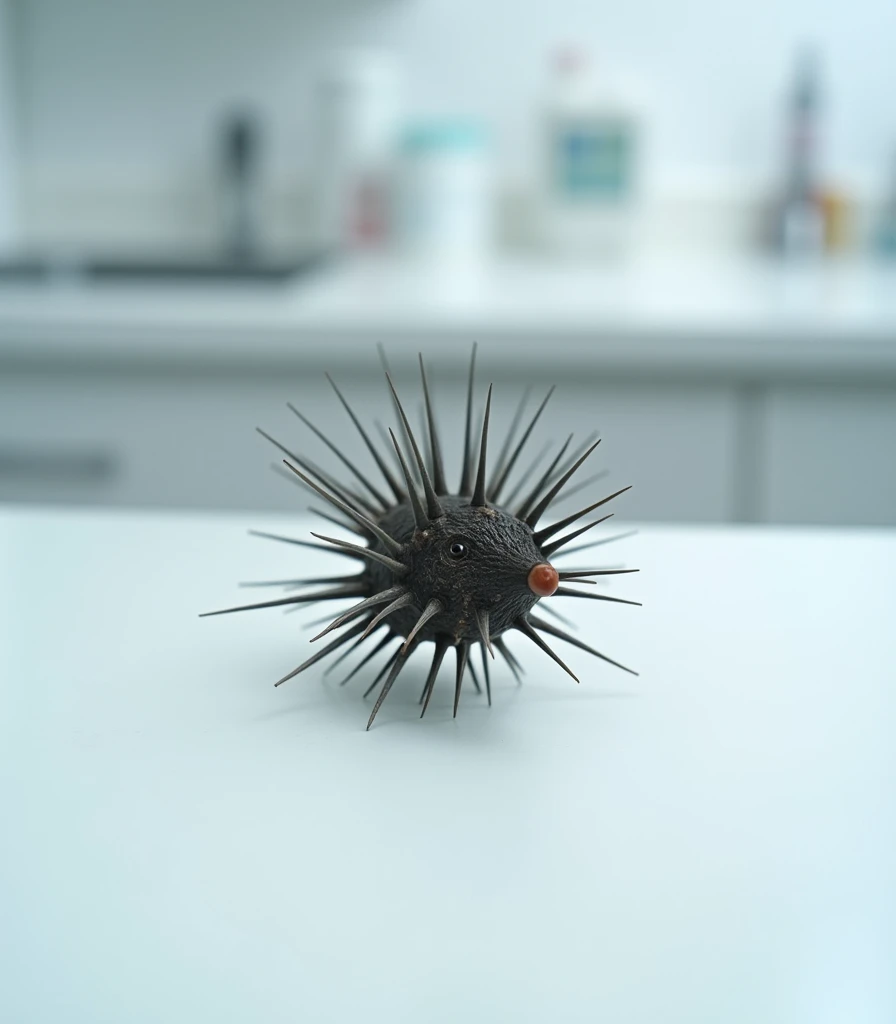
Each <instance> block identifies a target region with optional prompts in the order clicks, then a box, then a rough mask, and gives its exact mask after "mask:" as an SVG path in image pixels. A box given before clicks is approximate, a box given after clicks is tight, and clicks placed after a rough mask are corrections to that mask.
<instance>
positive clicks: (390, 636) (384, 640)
mask: <svg viewBox="0 0 896 1024" xmlns="http://www.w3.org/2000/svg"><path fill="white" fill-rule="evenodd" d="M366 639H367V637H366V636H362V637H361V640H366ZM394 639H395V634H394V633H386V635H385V636H383V637H380V642H379V643H378V644H377V645H376V647H374V648H373V650H372V651H370V652H368V653H367V654H365V655H364V657H363V658H362V659H361V660H360V661H359V662H358V664H357V665H355V667H354V668H353V669H352V670H351V672H349V674H348V675H347V676H346V677H345V679H343V680H342V681H341V682H340V684H339V685H340V686H345V684H346V683H347V682H348V681H349V680H350V679H352V678H353V677H354V675H355V673H356V672H359V671H360V670H361V669H362V668H363V667H364V666H365V665H366V664H367V662H368V661H370V660H371V658H375V657H376V656H377V655H378V654H379V653H380V651H381V650H382V649H383V648H384V647H387V646H388V645H389V644H390V643H391V642H392V641H393V640H394ZM386 664H388V661H387V662H386Z"/></svg>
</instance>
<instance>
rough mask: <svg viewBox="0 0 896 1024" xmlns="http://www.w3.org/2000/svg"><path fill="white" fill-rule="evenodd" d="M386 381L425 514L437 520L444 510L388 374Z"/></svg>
mask: <svg viewBox="0 0 896 1024" xmlns="http://www.w3.org/2000/svg"><path fill="white" fill-rule="evenodd" d="M386 380H387V381H388V382H389V387H390V388H391V389H392V394H393V396H394V398H395V405H396V407H397V409H398V415H399V416H400V417H401V422H402V423H403V424H404V429H405V432H406V433H407V436H408V441H409V442H410V445H411V451H412V452H413V453H414V459H415V461H416V463H417V468H418V469H419V470H420V479H421V480H422V481H423V495H424V497H425V498H426V512H427V514H428V516H429V518H430V519H439V518H440V517H441V516H443V515H444V514H445V510H444V509H443V508H442V506H441V505H440V504H439V498H438V495H437V494H436V492H435V489H434V488H433V485H432V480H431V479H430V477H429V473H428V472H427V469H426V463H425V462H424V461H423V456H422V455H421V454H420V449H419V448H418V447H417V439H416V438H415V437H414V432H413V431H412V430H411V425H410V423H408V418H407V416H406V415H405V411H404V408H403V407H402V404H401V401H400V400H399V397H398V392H397V391H396V390H395V385H394V384H393V383H392V378H391V377H390V376H389V374H388V373H387V374H386Z"/></svg>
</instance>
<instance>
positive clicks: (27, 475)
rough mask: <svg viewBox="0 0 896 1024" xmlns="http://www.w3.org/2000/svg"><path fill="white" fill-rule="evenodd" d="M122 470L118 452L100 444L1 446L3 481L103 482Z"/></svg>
mask: <svg viewBox="0 0 896 1024" xmlns="http://www.w3.org/2000/svg"><path fill="white" fill-rule="evenodd" d="M120 472H121V462H120V459H119V456H118V455H117V453H115V452H111V451H105V450H103V449H100V448H97V449H90V448H87V449H80V450H74V451H72V450H68V451H66V449H65V446H64V445H60V446H59V447H58V448H55V447H54V448H27V447H21V448H11V447H0V481H10V480H14V481H16V482H19V483H26V482H27V483H54V484H75V485H82V486H83V485H90V486H101V485H103V484H108V483H111V482H112V481H113V480H114V479H115V478H116V477H117V476H119V475H120Z"/></svg>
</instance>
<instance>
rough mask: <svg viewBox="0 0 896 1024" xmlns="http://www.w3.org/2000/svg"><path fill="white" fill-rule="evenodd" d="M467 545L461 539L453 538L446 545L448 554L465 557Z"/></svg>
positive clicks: (452, 556) (454, 556)
mask: <svg viewBox="0 0 896 1024" xmlns="http://www.w3.org/2000/svg"><path fill="white" fill-rule="evenodd" d="M467 551H468V548H467V545H466V544H464V542H463V541H461V540H454V541H452V542H451V543H450V544H449V545H448V554H449V556H450V557H451V558H466V557H467Z"/></svg>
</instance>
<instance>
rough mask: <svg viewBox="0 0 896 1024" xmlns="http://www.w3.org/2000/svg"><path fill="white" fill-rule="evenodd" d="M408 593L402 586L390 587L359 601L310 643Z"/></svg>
mask: <svg viewBox="0 0 896 1024" xmlns="http://www.w3.org/2000/svg"><path fill="white" fill-rule="evenodd" d="M406 593H407V591H406V590H405V589H404V587H402V586H396V587H389V589H388V590H381V591H380V592H379V593H378V594H374V595H373V596H372V597H366V598H364V600H363V601H359V602H358V604H356V605H352V607H351V608H349V609H348V611H344V612H342V614H341V615H338V616H337V617H336V618H335V619H333V621H332V622H331V623H330V624H329V625H328V626H327V627H326V628H325V629H322V630H321V631H320V632H319V633H318V634H317V636H313V637H312V638H311V640H310V641H309V642H310V643H314V641H315V640H320V638H321V637H323V636H326V635H327V633H329V632H331V630H334V629H339V627H340V626H344V625H345V624H346V622H350V621H351V620H352V619H354V618H357V617H358V616H359V615H363V614H364V612H366V611H367V609H368V608H375V607H376V606H377V605H379V604H386V603H387V602H389V601H393V600H394V599H395V598H396V597H400V596H401V595H402V594H406Z"/></svg>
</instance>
